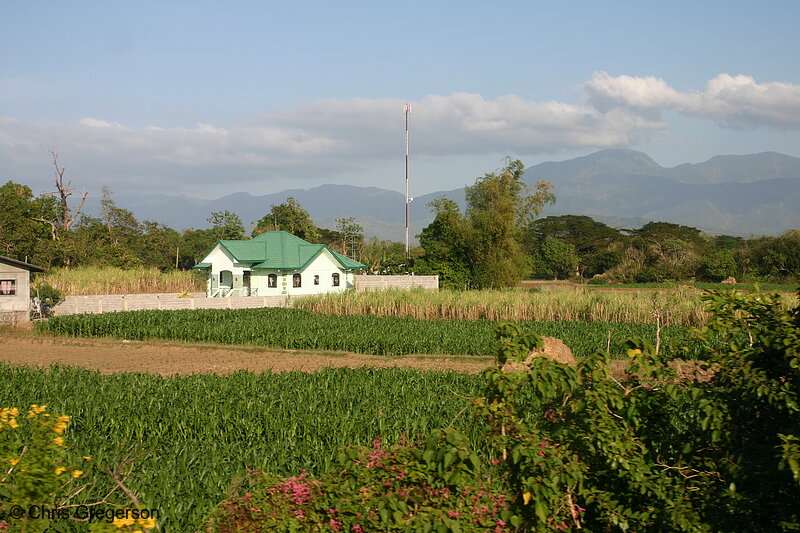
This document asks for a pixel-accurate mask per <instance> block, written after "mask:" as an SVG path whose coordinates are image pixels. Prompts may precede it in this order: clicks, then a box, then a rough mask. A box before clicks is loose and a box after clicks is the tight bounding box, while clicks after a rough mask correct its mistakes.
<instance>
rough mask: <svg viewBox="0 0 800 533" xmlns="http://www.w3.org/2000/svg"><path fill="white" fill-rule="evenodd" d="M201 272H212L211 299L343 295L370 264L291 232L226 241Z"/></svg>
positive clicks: (203, 263)
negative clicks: (283, 295)
mask: <svg viewBox="0 0 800 533" xmlns="http://www.w3.org/2000/svg"><path fill="white" fill-rule="evenodd" d="M194 268H195V269H198V270H205V271H206V272H208V282H207V285H206V295H207V296H208V297H209V298H215V297H226V296H277V295H281V294H286V295H303V294H321V293H326V292H342V291H345V290H347V289H351V288H353V286H354V280H353V276H354V273H355V271H357V270H361V269H363V268H366V265H363V264H361V263H359V262H358V261H354V260H352V259H350V258H348V257H345V256H343V255H341V254H338V253H336V252H334V251H333V250H332V249H331V248H330V247H329V246H328V245H327V244H311V243H309V242H306V241H304V240H303V239H301V238H299V237H295V236H294V235H292V234H291V233H287V232H285V231H268V232H266V233H262V234H261V235H259V236H258V237H254V238H252V239H250V240H247V241H237V240H221V241H217V242H216V244H214V246H213V247H212V248H211V249H210V250H209V251H208V252H207V253H206V255H205V257H203V259H202V261H201V262H200V263H199V264H197V265H195V266H194Z"/></svg>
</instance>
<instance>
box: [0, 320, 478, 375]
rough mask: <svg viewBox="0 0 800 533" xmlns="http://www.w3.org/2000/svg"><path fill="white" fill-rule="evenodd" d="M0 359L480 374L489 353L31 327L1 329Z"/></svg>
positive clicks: (159, 368) (202, 368)
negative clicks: (337, 348) (318, 348)
mask: <svg viewBox="0 0 800 533" xmlns="http://www.w3.org/2000/svg"><path fill="white" fill-rule="evenodd" d="M0 361H3V362H7V363H12V364H24V365H32V366H48V365H51V364H53V363H60V364H65V365H73V366H82V367H85V368H90V369H93V370H99V371H100V372H102V373H104V374H110V373H113V372H147V373H152V374H161V375H163V376H170V375H173V374H196V373H208V372H211V373H216V374H226V373H229V372H234V371H236V370H250V371H253V372H263V371H273V372H287V371H290V370H301V371H303V372H313V371H315V370H319V369H322V368H326V367H346V368H357V367H363V366H371V367H378V368H384V367H400V368H414V369H417V370H457V371H459V372H470V373H478V372H480V371H481V370H483V369H484V368H486V367H487V366H489V365H490V364H492V362H493V359H492V358H491V357H472V356H452V355H436V356H433V355H407V356H403V357H387V356H377V355H364V354H355V353H348V352H306V351H299V350H280V349H275V348H264V347H259V346H224V345H216V344H189V343H179V342H168V341H163V342H162V341H119V340H113V339H73V338H65V337H50V336H43V335H37V334H35V333H34V332H33V331H32V330H31V328H30V327H29V326H22V327H3V328H0Z"/></svg>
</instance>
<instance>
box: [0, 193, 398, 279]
mask: <svg viewBox="0 0 800 533" xmlns="http://www.w3.org/2000/svg"><path fill="white" fill-rule="evenodd" d="M102 195H103V196H102V199H101V202H100V216H99V217H95V216H90V215H87V214H86V213H82V212H80V208H79V207H76V208H72V207H70V206H69V203H68V202H66V201H64V202H62V200H61V198H60V197H58V196H56V195H53V194H42V195H39V196H35V195H34V194H33V191H32V190H31V189H30V187H28V186H26V185H21V184H19V183H14V182H11V181H9V182H8V183H6V184H5V185H3V186H2V187H0V254H2V255H6V256H9V257H13V258H16V259H20V260H27V261H28V262H31V263H34V264H38V265H41V266H44V267H76V266H84V265H93V266H115V267H120V268H138V267H156V268H159V269H161V270H169V269H181V270H187V269H190V268H191V267H193V266H194V265H195V264H197V262H198V261H199V260H200V259H202V256H203V255H204V254H205V253H206V252H207V251H208V250H209V249H210V248H211V246H213V244H214V243H216V242H217V241H218V240H222V239H247V238H248V237H247V233H246V231H245V227H244V224H243V222H242V220H241V218H240V217H239V216H238V215H237V214H235V213H231V212H230V211H218V212H213V213H211V216H210V217H209V218H208V222H209V224H210V225H211V227H210V228H208V229H191V228H190V229H185V230H183V231H177V230H175V229H173V228H170V227H168V226H166V225H164V224H160V223H158V222H155V221H152V220H145V221H142V222H140V221H139V220H137V219H136V217H135V216H134V214H133V213H132V212H131V211H129V210H128V209H123V208H121V207H119V206H118V205H117V203H116V201H115V200H114V198H113V195H112V192H111V190H110V189H108V188H107V187H104V188H103V192H102ZM64 206H66V207H64ZM81 206H82V204H81ZM269 230H284V231H287V232H290V233H292V234H294V235H297V236H298V237H301V238H303V239H306V240H309V241H311V242H318V243H324V244H328V245H329V246H331V248H332V249H334V250H335V251H337V252H339V253H342V254H345V255H349V256H350V257H353V258H354V259H357V260H358V259H359V258H361V256H362V255H363V256H364V258H368V257H370V254H375V253H377V252H375V250H374V249H375V248H376V247H377V245H376V243H375V242H373V241H370V242H369V243H365V241H364V235H363V228H362V227H361V226H359V225H358V224H356V223H355V220H354V219H353V218H351V217H343V218H340V219H338V220H337V226H336V229H335V230H330V229H325V228H318V227H316V226H315V225H314V224H313V222H312V221H311V218H310V217H309V215H308V212H306V211H305V210H304V209H302V208H301V207H300V205H299V204H298V203H297V202H296V201H295V200H294V198H291V197H289V198H287V201H286V202H285V203H283V204H280V205H273V206H271V210H270V211H269V213H267V214H266V215H265V216H264V217H263V218H261V219H260V220H259V221H258V222H257V223H256V224H255V227H254V229H253V231H252V232H251V235H252V236H256V235H259V234H261V233H263V232H265V231H269ZM385 247H386V246H384V248H385ZM384 255H385V253H384Z"/></svg>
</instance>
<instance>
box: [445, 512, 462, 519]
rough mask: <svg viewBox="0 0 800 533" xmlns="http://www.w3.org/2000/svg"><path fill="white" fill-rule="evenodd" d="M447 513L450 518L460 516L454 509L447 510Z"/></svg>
mask: <svg viewBox="0 0 800 533" xmlns="http://www.w3.org/2000/svg"><path fill="white" fill-rule="evenodd" d="M447 514H448V516H450V518H458V517H459V516H461V513H457V512H455V511H448V513H447Z"/></svg>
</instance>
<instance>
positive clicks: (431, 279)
mask: <svg viewBox="0 0 800 533" xmlns="http://www.w3.org/2000/svg"><path fill="white" fill-rule="evenodd" d="M354 284H355V289H356V290H357V291H380V290H384V289H406V290H411V289H414V288H416V287H422V288H423V289H425V290H430V291H438V290H439V276H367V275H357V276H355V280H354Z"/></svg>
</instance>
